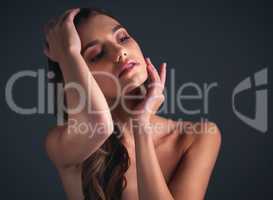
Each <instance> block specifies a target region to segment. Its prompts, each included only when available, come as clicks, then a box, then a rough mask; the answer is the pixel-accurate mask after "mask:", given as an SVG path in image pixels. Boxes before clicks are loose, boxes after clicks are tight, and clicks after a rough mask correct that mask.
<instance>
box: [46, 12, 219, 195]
mask: <svg viewBox="0 0 273 200" xmlns="http://www.w3.org/2000/svg"><path fill="white" fill-rule="evenodd" d="M78 12H79V9H71V10H68V11H66V12H65V13H64V14H63V15H62V16H60V17H59V18H58V19H55V20H52V21H51V22H49V23H48V24H47V26H46V27H45V35H46V40H47V43H48V46H47V47H45V48H44V53H45V55H46V56H48V57H49V58H51V59H52V60H54V61H56V62H58V63H59V64H60V67H61V70H62V72H63V75H64V79H65V83H66V84H67V83H69V82H77V83H79V84H81V86H82V87H83V89H84V91H85V92H87V94H88V97H87V98H88V100H89V101H91V102H92V109H93V111H103V112H100V113H99V114H94V113H90V112H88V110H87V107H85V108H84V109H82V111H81V112H79V113H76V114H69V119H73V120H75V121H77V122H80V123H88V124H91V125H92V127H95V125H96V124H97V123H100V124H106V125H107V127H108V128H107V129H104V131H103V132H100V133H98V132H95V133H94V132H93V135H92V137H91V138H90V137H89V136H90V134H91V133H88V134H78V133H77V132H76V130H74V129H72V130H70V129H69V125H70V124H69V120H68V123H66V124H64V125H60V126H55V127H53V128H51V129H50V130H49V132H48V134H47V137H46V139H45V148H46V151H47V153H48V156H49V158H50V159H51V160H52V162H53V163H54V165H55V166H56V168H57V170H58V172H59V175H60V178H61V181H62V184H63V187H64V190H65V192H66V194H67V197H68V199H70V200H80V199H83V194H82V188H81V185H82V182H81V181H82V180H81V172H82V168H81V166H82V163H83V162H84V161H85V160H86V159H87V158H88V157H89V156H90V155H92V153H94V152H95V151H96V150H97V149H98V148H99V147H100V146H101V145H102V144H103V143H104V142H105V140H106V139H107V138H108V137H109V136H110V135H111V134H112V132H113V122H114V123H117V124H118V125H120V127H122V128H123V129H122V133H123V136H124V137H123V138H122V140H121V142H122V143H123V144H124V145H125V147H126V148H127V150H128V153H129V156H130V161H131V165H130V167H129V169H128V171H127V172H126V174H125V176H126V179H127V187H126V189H125V190H124V192H123V194H122V199H123V200H127V199H128V200H134V199H136V200H137V199H140V200H150V199H156V200H161V199H162V200H173V199H177V200H201V199H204V197H205V193H206V190H207V186H208V183H209V179H210V176H211V173H212V171H213V168H214V165H215V162H216V159H217V156H218V153H219V149H220V146H221V133H220V130H219V128H218V127H217V125H216V124H215V123H213V122H200V123H199V122H195V123H194V122H190V121H183V122H182V121H174V120H172V119H166V118H163V117H160V116H158V115H156V112H157V110H158V109H159V107H160V106H161V105H162V103H163V102H164V95H163V91H164V86H165V82H166V63H162V64H161V65H160V70H159V72H158V71H157V69H156V68H155V66H154V65H153V64H152V62H151V60H150V59H149V58H144V56H143V54H142V52H141V49H140V47H139V46H138V44H137V42H136V41H135V40H134V39H133V38H132V37H130V35H129V33H128V32H127V30H126V29H125V28H124V27H120V28H119V29H116V30H115V31H114V32H113V28H114V27H116V26H117V25H120V24H119V23H118V22H117V21H116V20H114V19H112V18H110V17H108V16H105V15H97V16H95V17H94V18H91V19H90V20H88V21H87V22H86V23H84V24H83V25H81V26H80V27H78V28H77V29H76V28H75V26H74V24H73V19H74V17H75V15H76V14H77V13H78ZM93 27H96V28H95V29H94V28H93ZM93 40H97V43H96V44H95V45H94V46H92V47H89V48H87V49H86V48H85V47H86V45H87V44H88V43H89V42H90V41H93ZM83 48H84V49H86V50H85V51H84V52H82V50H83ZM102 52H103V53H102ZM127 58H133V59H135V60H137V61H138V62H139V63H140V65H139V66H138V67H137V68H135V69H133V70H132V71H130V72H129V73H128V74H126V75H125V76H123V77H120V78H119V83H120V85H121V88H122V89H125V88H126V85H128V84H130V85H131V87H130V89H127V90H125V91H126V92H125V94H142V93H140V91H141V90H139V89H140V88H141V87H144V85H143V83H144V81H145V80H146V79H147V78H149V85H148V87H147V88H146V89H147V90H146V92H145V93H144V96H143V98H141V99H138V100H127V99H126V101H125V103H126V106H128V107H129V108H130V109H131V110H133V111H135V112H133V113H132V112H128V111H127V110H125V109H123V107H122V105H121V104H120V105H119V106H118V107H117V108H116V109H113V110H110V109H109V108H110V106H111V105H112V103H113V100H114V99H115V97H116V95H117V93H116V92H115V90H114V89H113V87H115V86H114V84H113V82H111V81H113V80H111V79H107V78H105V77H99V76H96V75H95V73H94V72H96V71H101V72H107V73H109V74H112V75H113V76H117V70H118V69H119V68H118V66H120V65H119V64H120V63H121V62H123V61H124V60H125V59H127ZM109 84H110V85H111V87H109ZM112 86H113V87H112ZM66 95H67V104H68V108H74V106H76V105H77V102H78V100H79V97H78V95H77V93H76V92H75V91H73V90H66ZM156 125H160V127H161V128H160V129H154V128H149V127H155V126H156ZM186 126H187V127H190V126H191V127H198V126H206V127H209V129H206V130H214V132H213V133H210V132H206V131H205V130H204V131H201V132H200V131H199V132H198V133H197V132H195V131H193V130H192V129H185V128H181V127H186ZM200 130H201V129H200ZM91 131H92V130H90V132H91Z"/></svg>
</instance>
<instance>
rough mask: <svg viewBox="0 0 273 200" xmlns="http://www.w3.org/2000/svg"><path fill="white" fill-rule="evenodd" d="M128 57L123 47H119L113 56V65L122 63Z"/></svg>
mask: <svg viewBox="0 0 273 200" xmlns="http://www.w3.org/2000/svg"><path fill="white" fill-rule="evenodd" d="M127 55H128V52H127V50H126V49H125V48H124V47H122V46H121V47H119V48H118V49H117V53H116V55H115V58H114V59H115V63H119V62H122V61H123V60H124V59H125V58H126V57H127Z"/></svg>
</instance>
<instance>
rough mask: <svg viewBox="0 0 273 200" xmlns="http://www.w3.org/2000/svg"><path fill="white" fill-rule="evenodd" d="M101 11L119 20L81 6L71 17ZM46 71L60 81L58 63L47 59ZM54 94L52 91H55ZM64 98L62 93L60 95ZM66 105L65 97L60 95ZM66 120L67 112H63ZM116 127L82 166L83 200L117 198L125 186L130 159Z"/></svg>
mask: <svg viewBox="0 0 273 200" xmlns="http://www.w3.org/2000/svg"><path fill="white" fill-rule="evenodd" d="M98 14H103V15H107V16H109V17H112V18H113V19H116V20H117V21H119V20H118V19H117V18H116V17H114V16H113V15H112V14H110V13H109V12H108V11H106V10H104V9H99V8H95V7H89V8H81V10H80V12H79V13H78V14H77V15H76V16H75V18H74V24H75V26H76V27H77V26H79V25H80V24H81V23H82V22H83V21H84V20H86V19H87V18H89V17H92V16H95V15H98ZM48 71H52V72H53V73H54V78H52V79H50V80H48V81H49V82H52V83H53V84H54V86H55V90H54V91H56V87H57V84H58V83H62V84H64V79H63V75H62V72H61V69H60V66H59V65H58V63H56V62H54V61H52V60H50V59H48ZM55 95H56V93H55ZM64 97H65V96H64ZM54 100H55V101H54V108H55V109H54V111H55V115H57V113H56V110H57V101H56V98H54ZM64 105H65V106H66V105H67V103H66V98H64ZM64 118H65V120H66V121H67V118H68V116H67V113H65V112H64ZM120 133H121V132H120V129H119V127H117V126H116V125H114V132H113V134H111V136H109V138H108V139H107V140H106V141H105V142H104V144H103V145H102V146H101V147H100V148H99V149H98V150H97V151H96V152H94V153H93V154H92V155H91V156H90V157H89V158H87V159H86V160H85V161H84V162H83V165H82V188H83V194H84V197H85V200H97V199H99V200H118V199H121V194H122V191H123V190H124V188H125V187H126V184H127V182H126V179H125V176H124V174H125V172H126V171H127V169H128V167H129V165H130V160H129V155H128V152H127V149H126V148H125V146H124V145H123V144H122V143H121V141H120V136H121V134H120Z"/></svg>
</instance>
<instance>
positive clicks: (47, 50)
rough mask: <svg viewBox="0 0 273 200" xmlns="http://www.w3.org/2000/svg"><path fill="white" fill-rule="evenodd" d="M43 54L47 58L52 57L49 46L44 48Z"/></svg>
mask: <svg viewBox="0 0 273 200" xmlns="http://www.w3.org/2000/svg"><path fill="white" fill-rule="evenodd" d="M43 52H44V54H45V55H46V56H47V57H50V56H49V48H47V46H44V49H43Z"/></svg>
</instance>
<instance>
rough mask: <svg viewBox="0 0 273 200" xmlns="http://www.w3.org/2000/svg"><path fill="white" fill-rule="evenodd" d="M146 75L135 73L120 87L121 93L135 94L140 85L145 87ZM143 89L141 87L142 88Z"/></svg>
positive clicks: (139, 89)
mask: <svg viewBox="0 0 273 200" xmlns="http://www.w3.org/2000/svg"><path fill="white" fill-rule="evenodd" d="M147 80H148V79H147V75H142V76H139V75H135V76H132V77H131V78H130V79H128V80H127V81H126V83H125V84H124V85H123V87H122V91H123V94H136V93H139V92H140V91H141V87H145V83H146V82H147ZM142 89H143V88H142Z"/></svg>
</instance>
